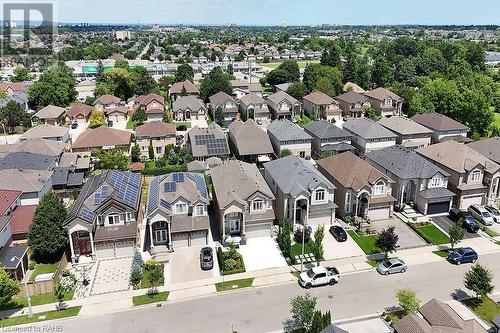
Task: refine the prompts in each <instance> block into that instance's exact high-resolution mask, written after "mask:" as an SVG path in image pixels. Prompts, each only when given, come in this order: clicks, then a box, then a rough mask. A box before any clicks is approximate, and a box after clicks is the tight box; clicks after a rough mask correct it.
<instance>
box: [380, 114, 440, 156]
mask: <svg viewBox="0 0 500 333" xmlns="http://www.w3.org/2000/svg"><path fill="white" fill-rule="evenodd" d="M378 123H379V124H380V125H382V126H384V127H385V128H387V129H389V130H391V131H392V132H394V133H395V134H396V135H397V138H396V143H397V144H398V145H402V146H404V147H407V148H411V149H418V148H422V147H426V146H428V145H430V144H431V136H432V133H433V132H432V130H430V129H428V128H427V127H425V126H422V125H420V124H419V123H417V122H415V121H413V120H411V119H410V118H406V117H401V116H392V117H383V118H382V119H380V120H379V121H378Z"/></svg>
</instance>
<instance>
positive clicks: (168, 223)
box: [167, 220, 172, 249]
mask: <svg viewBox="0 0 500 333" xmlns="http://www.w3.org/2000/svg"><path fill="white" fill-rule="evenodd" d="M167 226H168V248H169V249H171V248H172V230H171V229H172V221H170V220H167Z"/></svg>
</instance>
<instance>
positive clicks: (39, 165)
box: [0, 152, 57, 170]
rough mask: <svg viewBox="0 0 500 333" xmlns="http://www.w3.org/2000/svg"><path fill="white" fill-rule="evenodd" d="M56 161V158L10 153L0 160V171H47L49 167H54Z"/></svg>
mask: <svg viewBox="0 0 500 333" xmlns="http://www.w3.org/2000/svg"><path fill="white" fill-rule="evenodd" d="M56 160H57V157H56V156H48V155H42V154H36V153H28V152H11V153H9V154H7V155H6V156H4V157H3V158H0V170H4V169H24V170H48V169H49V168H50V167H51V166H53V165H55V162H56Z"/></svg>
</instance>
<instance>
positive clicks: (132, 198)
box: [64, 170, 142, 262]
mask: <svg viewBox="0 0 500 333" xmlns="http://www.w3.org/2000/svg"><path fill="white" fill-rule="evenodd" d="M141 185H142V177H141V175H139V174H135V173H131V172H127V171H118V170H108V171H105V172H104V173H102V174H100V175H97V176H93V177H91V178H90V179H89V180H88V181H87V182H86V183H85V185H84V187H83V189H82V191H81V192H80V194H79V195H78V198H77V199H76V200H75V203H74V204H73V207H72V209H71V211H70V212H69V214H68V216H67V218H66V221H65V223H64V227H65V229H66V230H67V231H68V238H69V245H70V249H71V259H72V261H73V262H77V261H78V260H79V258H80V257H82V256H89V257H92V259H95V258H98V259H103V258H112V257H120V256H132V255H134V253H135V246H136V237H137V221H140V220H141V219H142V217H141V216H140V202H141Z"/></svg>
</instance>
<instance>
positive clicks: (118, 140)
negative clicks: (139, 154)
mask: <svg viewBox="0 0 500 333" xmlns="http://www.w3.org/2000/svg"><path fill="white" fill-rule="evenodd" d="M131 140H132V133H130V132H128V131H121V130H117V129H114V128H110V127H97V128H87V129H86V130H85V132H83V133H82V134H80V135H79V136H78V138H77V139H76V140H75V142H74V143H73V145H72V146H71V152H73V153H86V154H90V153H91V152H92V150H93V149H113V148H120V149H123V152H124V154H126V155H128V154H129V150H130V142H131Z"/></svg>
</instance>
